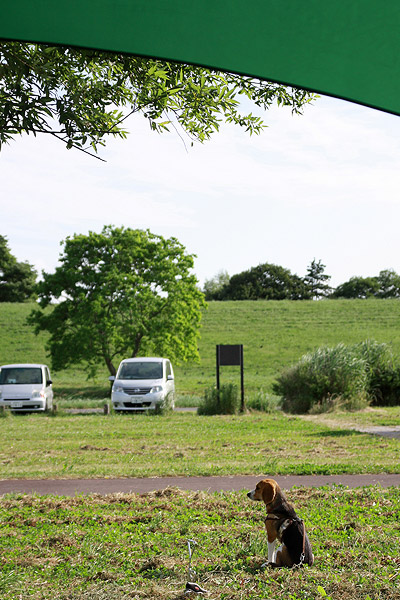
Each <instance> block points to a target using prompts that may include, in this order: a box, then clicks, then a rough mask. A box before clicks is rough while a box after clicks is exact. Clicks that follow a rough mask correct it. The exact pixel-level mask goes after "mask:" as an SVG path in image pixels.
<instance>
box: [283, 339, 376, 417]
mask: <svg viewBox="0 0 400 600" xmlns="http://www.w3.org/2000/svg"><path fill="white" fill-rule="evenodd" d="M366 386H367V369H366V364H365V361H364V360H363V359H362V358H360V357H358V356H357V355H356V353H355V352H354V350H353V349H351V348H348V347H346V346H345V345H344V344H339V345H337V346H335V347H334V348H327V347H323V348H318V349H317V350H315V352H313V353H310V354H306V355H304V356H303V357H302V358H301V359H300V361H299V362H298V363H297V364H296V365H294V366H292V367H289V368H288V369H286V370H284V371H283V372H282V373H281V375H280V377H279V378H278V380H277V382H276V383H275V384H274V391H275V392H276V393H277V394H278V395H280V396H282V397H283V403H282V408H283V409H284V410H287V411H289V412H294V413H306V412H309V411H310V409H311V408H312V407H313V406H314V405H318V404H322V403H324V402H325V403H326V402H327V401H328V399H329V398H341V402H342V404H343V406H345V405H346V402H349V401H350V400H351V398H354V397H357V398H359V399H361V398H363V397H364V398H365V405H366V404H367V393H366Z"/></svg>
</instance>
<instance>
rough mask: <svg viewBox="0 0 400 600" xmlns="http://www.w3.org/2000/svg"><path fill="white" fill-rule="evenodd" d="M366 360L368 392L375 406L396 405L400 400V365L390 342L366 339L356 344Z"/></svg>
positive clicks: (357, 349)
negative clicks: (384, 342) (383, 342)
mask: <svg viewBox="0 0 400 600" xmlns="http://www.w3.org/2000/svg"><path fill="white" fill-rule="evenodd" d="M355 348H356V351H357V352H358V353H359V355H360V356H361V357H362V358H363V359H364V360H365V362H366V367H367V375H368V388H367V392H368V395H369V397H370V398H371V401H372V404H373V405H375V406H395V405H397V404H399V402H400V365H399V364H396V362H395V359H394V357H393V353H392V350H391V348H390V346H389V345H388V344H380V343H378V342H375V341H374V340H366V341H365V342H361V343H360V344H357V345H356V346H355Z"/></svg>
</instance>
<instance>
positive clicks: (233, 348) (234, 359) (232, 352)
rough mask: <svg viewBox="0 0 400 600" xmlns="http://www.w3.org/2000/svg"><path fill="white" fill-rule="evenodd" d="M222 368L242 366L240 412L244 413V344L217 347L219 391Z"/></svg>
mask: <svg viewBox="0 0 400 600" xmlns="http://www.w3.org/2000/svg"><path fill="white" fill-rule="evenodd" d="M221 366H240V390H241V395H240V411H241V412H244V372H243V344H235V345H222V344H218V345H217V390H219V388H220V378H219V369H220V367H221Z"/></svg>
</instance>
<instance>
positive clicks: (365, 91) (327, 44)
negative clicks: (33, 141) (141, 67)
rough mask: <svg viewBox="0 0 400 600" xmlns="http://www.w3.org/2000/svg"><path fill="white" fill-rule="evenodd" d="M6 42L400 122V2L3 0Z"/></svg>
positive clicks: (0, 24) (0, 23) (1, 32)
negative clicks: (288, 92) (335, 100)
mask: <svg viewBox="0 0 400 600" xmlns="http://www.w3.org/2000/svg"><path fill="white" fill-rule="evenodd" d="M1 4H2V6H1V19H0V37H1V38H4V39H14V40H21V41H34V42H48V43H52V44H67V45H74V46H82V47H91V48H98V49H104V50H112V51H117V52H127V53H131V54H140V55H144V56H155V57H159V58H163V59H168V60H173V61H181V62H188V63H194V64H199V65H204V66H209V67H215V68H218V69H223V70H227V71H234V72H238V73H243V74H248V75H254V76H257V77H260V78H263V79H269V80H271V81H276V82H280V83H285V84H290V85H293V86H297V87H302V88H306V89H309V90H314V91H317V92H320V93H322V94H328V95H332V96H337V97H340V98H345V99H347V100H352V101H354V102H358V103H360V104H365V105H368V106H372V107H375V108H379V109H381V110H385V111H388V112H392V113H396V114H400V52H399V50H400V1H399V0H303V1H300V0H252V1H249V0H247V1H244V0H2V1H1Z"/></svg>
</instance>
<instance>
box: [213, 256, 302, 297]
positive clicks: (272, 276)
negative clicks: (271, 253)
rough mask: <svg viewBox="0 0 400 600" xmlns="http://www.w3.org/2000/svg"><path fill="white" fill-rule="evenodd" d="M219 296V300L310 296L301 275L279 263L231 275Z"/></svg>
mask: <svg viewBox="0 0 400 600" xmlns="http://www.w3.org/2000/svg"><path fill="white" fill-rule="evenodd" d="M220 297H221V300H300V299H304V298H309V297H310V296H309V292H308V290H307V288H306V286H305V284H304V282H303V280H302V279H301V277H298V276H297V275H293V274H292V273H291V272H290V271H289V270H288V269H285V268H284V267H280V266H279V265H273V264H269V263H264V264H261V265H258V266H257V267H253V268H251V269H249V270H247V271H243V272H242V273H238V274H237V275H233V276H232V277H231V278H230V280H229V283H228V284H227V285H225V286H224V287H223V288H222V290H221V293H220Z"/></svg>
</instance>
